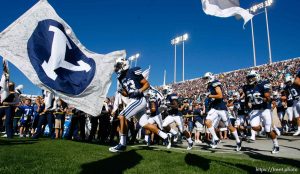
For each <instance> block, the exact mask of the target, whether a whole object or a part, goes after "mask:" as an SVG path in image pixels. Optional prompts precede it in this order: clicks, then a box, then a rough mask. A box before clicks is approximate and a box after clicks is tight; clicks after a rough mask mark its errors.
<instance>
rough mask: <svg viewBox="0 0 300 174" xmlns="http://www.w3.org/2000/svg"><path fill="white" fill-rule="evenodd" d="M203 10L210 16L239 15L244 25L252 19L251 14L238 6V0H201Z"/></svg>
mask: <svg viewBox="0 0 300 174" xmlns="http://www.w3.org/2000/svg"><path fill="white" fill-rule="evenodd" d="M201 2H202V7H203V11H204V12H205V13H206V14H208V15H212V16H217V17H231V16H241V17H242V18H243V19H244V25H245V24H246V23H247V22H248V21H249V20H251V19H252V17H253V15H252V14H251V13H250V12H249V11H248V10H246V9H243V8H241V7H240V2H239V0H201Z"/></svg>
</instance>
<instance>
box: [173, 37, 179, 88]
mask: <svg viewBox="0 0 300 174" xmlns="http://www.w3.org/2000/svg"><path fill="white" fill-rule="evenodd" d="M179 40H180V38H179V37H176V38H175V39H172V40H171V44H172V45H174V48H175V53H174V83H176V45H177V44H178V43H179Z"/></svg>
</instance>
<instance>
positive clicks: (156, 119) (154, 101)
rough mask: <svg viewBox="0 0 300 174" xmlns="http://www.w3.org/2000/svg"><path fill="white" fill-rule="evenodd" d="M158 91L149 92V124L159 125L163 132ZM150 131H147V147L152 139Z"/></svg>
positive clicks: (151, 90)
mask: <svg viewBox="0 0 300 174" xmlns="http://www.w3.org/2000/svg"><path fill="white" fill-rule="evenodd" d="M158 95H159V94H158V93H157V91H155V90H153V89H150V90H149V91H148V96H149V98H148V107H149V115H150V117H149V118H148V123H149V124H152V125H153V124H157V126H158V128H159V129H160V130H162V117H161V114H160V109H159V108H160V104H161V101H160V98H159V97H158ZM149 133H150V132H149V131H146V133H145V134H146V135H145V141H146V143H147V145H148V146H149V145H150V138H149Z"/></svg>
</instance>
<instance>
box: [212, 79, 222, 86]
mask: <svg viewBox="0 0 300 174" xmlns="http://www.w3.org/2000/svg"><path fill="white" fill-rule="evenodd" d="M211 85H212V86H213V87H217V86H221V82H219V81H218V80H215V81H213V82H212V83H211Z"/></svg>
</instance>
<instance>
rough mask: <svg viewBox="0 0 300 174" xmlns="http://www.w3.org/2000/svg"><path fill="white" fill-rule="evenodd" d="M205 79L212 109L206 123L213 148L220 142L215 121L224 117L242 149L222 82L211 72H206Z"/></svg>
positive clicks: (239, 148) (237, 149)
mask: <svg viewBox="0 0 300 174" xmlns="http://www.w3.org/2000/svg"><path fill="white" fill-rule="evenodd" d="M204 79H205V80H206V82H207V91H208V93H207V94H206V96H207V98H210V103H209V108H210V110H209V111H208V113H207V117H206V120H205V125H206V126H207V128H208V131H209V132H210V133H211V135H212V137H213V139H212V143H211V147H212V148H216V147H217V144H218V143H219V142H220V140H219V138H218V136H217V135H216V132H215V128H214V126H213V125H214V123H215V121H217V123H216V124H218V122H219V120H221V119H222V121H223V122H224V124H225V125H226V127H227V128H228V129H229V130H230V132H231V133H232V134H233V136H234V137H235V140H236V151H240V150H241V147H242V142H241V141H240V139H239V136H238V134H237V130H236V128H235V127H233V126H232V125H231V123H230V120H229V118H228V113H227V107H226V103H225V101H224V99H223V92H222V85H221V82H220V81H218V80H216V79H215V77H214V75H213V74H212V73H211V72H207V73H205V74H204Z"/></svg>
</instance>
